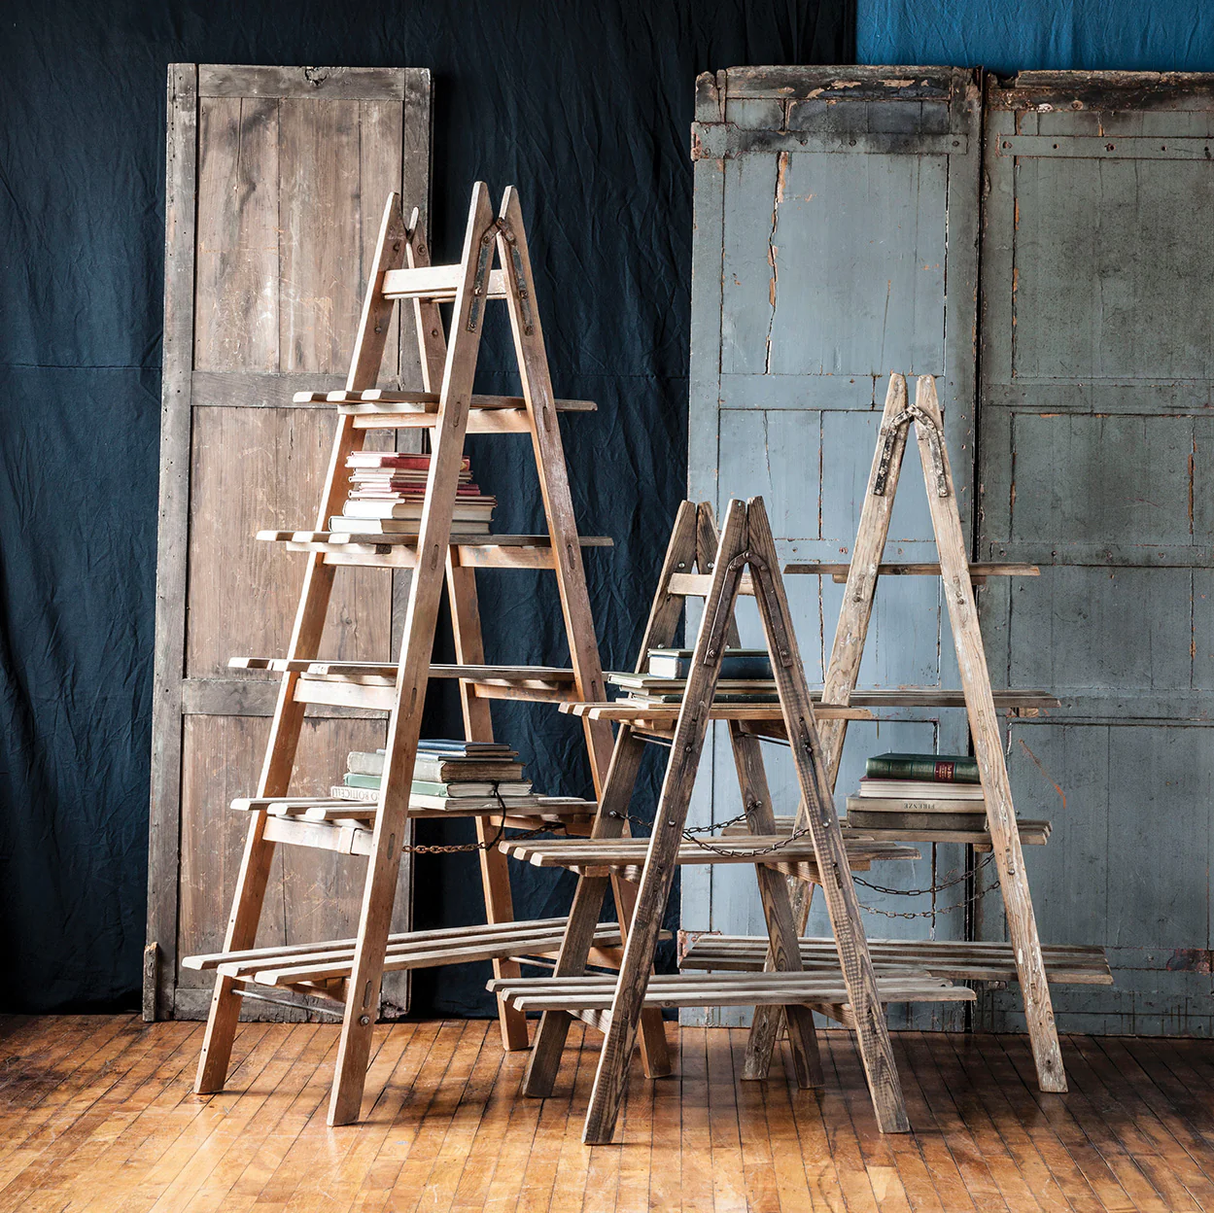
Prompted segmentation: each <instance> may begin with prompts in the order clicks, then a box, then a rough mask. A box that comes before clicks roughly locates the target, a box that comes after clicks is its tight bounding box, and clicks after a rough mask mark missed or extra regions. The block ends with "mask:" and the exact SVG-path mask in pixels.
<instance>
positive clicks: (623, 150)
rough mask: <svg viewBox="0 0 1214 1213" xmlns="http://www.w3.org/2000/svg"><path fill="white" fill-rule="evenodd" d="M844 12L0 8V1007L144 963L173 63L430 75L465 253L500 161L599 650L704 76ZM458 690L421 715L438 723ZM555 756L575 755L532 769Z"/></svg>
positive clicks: (662, 475)
mask: <svg viewBox="0 0 1214 1213" xmlns="http://www.w3.org/2000/svg"><path fill="white" fill-rule="evenodd" d="M849 14H850V3H849V0H785V2H783V3H776V4H763V5H759V4H747V3H745V2H744V0H674V2H662V3H657V4H651V3H646V2H645V0H595V2H591V0H585V2H581V3H571V2H568V0H565V2H562V0H547V2H536V3H531V4H524V3H517V2H514V0H496V2H494V3H489V2H472V0H462V2H445V0H439V2H438V3H435V2H434V0H430V2H429V3H423V2H422V0H416V2H411V3H401V2H399V0H379V2H378V3H375V4H368V3H360V2H354V3H350V2H347V3H344V4H335V3H333V2H332V0H295V2H293V3H289V4H288V3H282V2H271V0H260V2H259V0H253V2H248V3H234V2H232V0H207V2H206V3H202V2H201V0H168V2H166V3H156V4H154V3H147V2H141V0H126V2H120V0H118V2H111V3H102V2H99V0H93V2H87V0H24V2H22V0H15V2H10V3H9V4H7V5H6V6H5V8H4V12H3V14H2V15H0V186H2V188H0V735H2V737H3V740H2V741H0V939H2V940H3V943H4V947H5V955H6V961H7V964H8V969H9V974H8V979H7V980H6V981H5V982H4V984H3V989H2V991H0V1008H6V1009H23V1010H37V1011H42V1010H51V1009H62V1008H69V1007H83V1006H103V1005H107V1004H108V1005H116V1004H121V1005H131V1004H132V1003H133V1002H134V1000H135V998H136V996H137V989H138V986H139V981H140V952H141V948H142V945H143V941H144V897H145V893H144V890H145V883H146V844H147V804H148V780H149V728H150V725H149V720H150V692H151V660H152V630H153V616H154V609H155V601H154V584H155V563H156V546H155V545H156V497H157V460H158V454H157V451H158V441H159V435H158V424H159V393H160V376H159V366H160V329H161V294H162V270H163V265H162V260H163V254H162V245H163V222H164V217H163V202H164V92H165V67H166V64H168V63H170V62H174V61H182V62H210V63H281V64H343V65H351V66H360V65H368V66H369V65H398V66H418V67H429V68H431V69H432V71H433V72H434V79H435V97H436V129H435V142H434V147H435V166H434V188H433V204H434V205H433V214H434V215H435V217H436V228H435V231H434V233H433V244H434V247H435V250H436V253H437V254H438V255H439V256H440V257H446V258H449V259H451V258H454V256H455V255H456V254H457V250H458V239H459V236H460V233H461V230H462V229H461V224H462V216H463V214H464V213H465V212H466V206H467V197H468V189H469V186H470V184H471V182H472V180H473V179H475V178H477V177H481V178H484V179H485V180H487V181H488V182H489V183H490V185H491V188H492V191H493V194H494V196H495V197H496V196H499V195H500V191H501V189H502V187H503V186H504V185H506V184H507V183H515V184H517V185H519V186H520V188H521V190H522V195H523V199H524V203H525V207H526V210H527V212H528V214H527V217H528V221H529V224H530V227H531V234H532V245H533V255H534V257H535V259H536V262H537V272H538V282H539V287H540V290H541V291H542V296H541V306H542V308H543V317H544V323H545V326H546V330H547V334H548V337H549V343H550V353H551V357H552V361H553V365H554V368H555V377H556V383H557V390H558V392H560V393H561V394H563V395H569V396H589V397H593V398H595V399H597V400H598V401H599V402H600V409H601V411H600V413H599V414H598V415H597V416H596V417H595V418H593V419H591V420H589V421H580V422H578V426H579V427H580V428H579V429H577V430H576V432H574V431H567V433H568V434H569V443H570V446H569V454H570V461H571V465H572V475H573V481H574V484H575V486H577V487H576V493H577V504H578V508H579V516H580V522H581V525H582V528H583V530H585V531H587V532H589V533H601V534H610V535H613V536H614V537H615V538H616V541H617V547H616V549H615V552H614V554H612V555H610V556H606V555H595V556H593V557H592V558H591V560H590V562H589V564H590V567H589V576H590V580H591V586H592V591H593V593H594V599H595V602H594V605H595V610H596V613H597V617H598V620H599V627H600V632H601V639H602V643H603V649H604V657H605V660H606V661H607V662H608V663H616V664H618V663H622V662H627V661H630V660H631V657H632V650H633V648H634V646H635V644H636V642H637V638H638V633H639V627H640V625H641V622H642V621H643V618H644V614H645V611H646V609H647V606H648V599H649V595H650V593H651V588H652V583H653V579H654V577H655V575H656V570H657V564H658V561H659V559H660V555H661V550H662V547H663V544H664V536H663V535H662V534H661V527H663V526H665V525H666V524H667V523H668V521H669V520H670V518H671V517H672V516H673V512H674V509H675V507H676V505H677V503H678V501H679V499H680V497H681V496H682V494H683V489H684V484H685V479H686V471H685V468H686V435H685V429H686V417H687V413H686V388H687V347H688V306H689V305H688V299H689V294H688V292H689V282H690V247H691V170H690V163H689V160H688V155H687V145H688V125H689V123H690V121H691V117H692V96H693V82H694V78H695V75H696V73H697V72H699V71H702V70H705V69H709V68H712V69H715V68H722V67H727V66H732V65H735V64H748V63H752V64H761V63H810V62H847V61H849V60H850V59H851V58H852V56H853V50H852V31H851V21H850V15H849ZM447 216H450V217H451V219H452V221H451V222H444V219H445V217H447ZM491 336H494V337H495V339H493V340H490V341H489V345H488V354H487V357H486V364H487V366H488V374H487V375H486V379H485V384H484V387H485V389H486V390H495V389H494V386H493V385H494V383H495V382H498V381H500V382H501V383H502V384H503V385H504V384H506V383H508V381H509V380H508V376H505V375H500V376H495V375H494V374H493V367H494V366H505V365H506V362H505V359H504V353H505V349H506V343H505V342H504V341H503V340H502V339H501V335H500V334H496V335H491ZM497 449H500V447H499V448H497ZM473 453H474V455H476V451H475V450H474V452H473ZM477 467H478V475H479V477H480V479H481V481H482V483H485V484H486V485H487V487H488V488H489V489H490V490H493V489H496V488H499V487H500V488H501V489H502V490H503V492H502V496H503V501H504V504H503V510H502V518H501V521H502V524H503V525H504V526H506V527H507V528H509V527H514V526H518V525H525V524H527V523H528V522H534V515H535V508H536V502H535V499H534V496H535V495H534V493H532V494H530V495H527V494H520V493H518V492H516V491H515V490H514V489H513V483H512V482H513V477H512V469H511V468H510V467H509V466H503V465H495V464H491V463H490V461H489V459H488V456H487V455H486V456H485V457H484V458H480V457H478V460H477ZM655 519H656V520H657V522H658V523H659V525H658V526H655V525H654V520H655ZM535 588H536V587H535V584H534V583H532V582H531V581H529V580H528V578H527V577H526V576H523V577H520V578H519V579H518V580H516V581H515V583H514V584H513V587H507V585H506V583H505V581H504V580H503V581H502V582H501V585H500V587H497V588H493V589H488V588H487V590H486V593H487V594H496V595H499V596H500V597H499V602H498V606H499V617H500V618H501V619H502V620H503V623H502V624H501V625H500V626H499V627H498V630H497V632H496V633H495V634H493V635H491V636H489V637H488V640H489V642H490V644H491V645H493V644H496V645H497V646H498V648H497V652H498V655H499V657H500V659H502V660H511V659H513V660H519V659H522V658H523V657H524V656H528V657H530V659H532V660H535V659H543V657H549V656H555V654H542V655H541V654H539V653H538V652H537V649H536V646H537V644H538V645H539V646H540V647H541V648H542V647H543V646H544V640H545V638H546V636H547V635H550V634H552V633H553V632H554V631H555V629H556V628H557V627H558V626H559V618H558V616H557V615H556V614H555V613H554V611H553V610H551V609H549V608H542V609H541V608H540V607H538V606H537V605H536V603H537V601H538V599H537V597H536V595H535V594H534V592H533V591H534V590H535ZM537 633H538V635H537ZM511 646H514V651H510V648H511ZM450 706H451V705H450V704H449V703H448V704H446V705H440V706H439V707H438V708H437V709H436V712H435V722H436V727H443V728H445V729H447V728H451V727H454V726H453V722H452V720H451V719H450V717H449V715H448V713H449V709H450ZM526 728H527V729H529V730H530V732H529V734H528V739H529V741H530V742H531V743H532V746H531V748H532V753H531V755H530V757H532V758H533V760H534V761H535V762H536V766H537V768H538V769H539V770H541V771H543V772H544V777H545V782H546V784H547V785H548V786H550V787H551V786H552V785H553V784H558V785H560V786H561V787H562V788H563V789H564V790H573V791H584V790H585V785H586V772H585V766H584V760H582V759H580V758H578V757H577V754H576V746H572V745H570V744H569V741H568V739H569V736H570V734H569V732H568V731H567V730H566V731H565V732H563V733H558V732H557V731H556V730H555V729H554V728H549V726H548V725H535V724H527V725H526ZM507 735H509V734H508V733H507ZM512 739H513V738H512ZM563 756H566V757H567V758H568V769H567V770H566V771H565V772H564V774H563V775H559V774H552V775H551V776H550V774H549V770H550V767H551V765H552V764H553V763H555V764H557V765H559V764H560V760H561V759H562V757H563ZM649 778H650V785H651V786H652V779H653V773H652V772H651V773H650V776H649ZM553 790H556V789H555V788H554V789H553ZM451 832H452V837H463V836H464V835H463V833H462V831H461V830H460V829H459V828H457V827H452V828H451ZM425 837H426V836H425V835H423V839H425ZM417 866H418V870H417V878H418V889H419V892H418V899H417V920H418V925H419V926H429V925H432V924H434V923H436V922H459V921H468V920H470V919H474V918H475V917H476V916H477V915H478V914H479V913H480V896H479V888H478V884H479V882H478V880H477V877H476V873H475V866H474V863H473V861H471V860H469V859H468V858H466V857H461V858H451V859H444V860H441V861H440V860H437V859H421V860H419V861H418V865H417ZM517 877H518V879H517V881H516V897H517V902H518V910H519V912H520V913H521V914H523V915H531V914H543V913H546V912H548V911H549V910H550V909H552V908H555V907H556V905H558V904H561V903H562V902H563V899H564V898H565V896H566V895H567V888H566V887H562V886H560V885H559V884H553V883H552V882H551V881H547V880H545V881H541V880H538V879H536V878H535V877H534V876H533V875H532V870H530V869H528V871H527V872H523V871H519V872H518V873H517ZM482 983H483V973H482V972H481V971H480V969H479V968H477V969H475V971H474V970H472V969H471V968H467V969H463V970H443V971H441V972H438V973H435V974H433V975H427V976H426V977H425V978H423V979H422V980H420V981H419V982H418V985H417V991H416V1000H415V1005H416V1007H417V1009H418V1010H420V1011H423V1012H425V1011H444V1012H452V1011H455V1012H459V1011H467V1012H477V1011H484V1010H485V1009H486V1002H485V998H484V995H483V991H482V989H481V986H482Z"/></svg>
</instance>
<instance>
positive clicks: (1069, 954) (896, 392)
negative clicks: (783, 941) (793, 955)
mask: <svg viewBox="0 0 1214 1213" xmlns="http://www.w3.org/2000/svg"><path fill="white" fill-rule="evenodd" d="M912 424H913V425H914V427H915V437H916V440H917V441H918V445H919V455H920V459H921V462H922V466H923V469H924V476H925V478H926V482H927V483H926V488H927V498H928V505H929V509H930V513H931V519H932V529H933V531H934V533H935V539H936V547H937V552H938V556H939V563H938V564H914V565H887V564H882V563H881V558H882V555H883V553H884V550H885V542H886V537H887V536H888V533H889V523H890V517H891V515H892V513H893V505H894V495H895V493H896V492H897V489H898V479H899V474H900V472H901V469H902V460H903V456H904V454H905V451H906V442H907V436H908V432H909V429H910V426H911V425H912ZM785 572H786V573H790V574H792V573H809V574H817V575H819V576H825V575H831V576H834V577H836V578H838V577H840V576H842V575H846V581H847V588H846V590H845V591H844V597H843V609H842V611H841V612H840V615H839V623H838V626H837V628H836V631H835V639H834V645H833V647H832V649H831V655H830V660H829V662H828V664H827V668H826V672H825V676H824V679H823V689H822V698H823V700H824V702H826V703H831V704H839V705H846V704H851V703H854V702H863V701H864V700H863V696H864V694H865V692H862V691H857V690H856V682H857V679H858V676H859V671H860V661H861V658H862V657H863V655H864V643H865V640H866V638H867V635H868V626H869V621H870V619H871V617H872V609H873V602H874V599H875V597H876V590H877V581H878V578H879V577H881V576H883V575H888V574H891V573H894V574H912V575H914V574H927V575H936V576H940V577H942V578H943V581H944V597H945V600H946V602H947V604H948V612H949V620H950V623H951V624H952V633H953V641H954V644H955V646H956V650H957V662H958V666H959V667H960V672H961V685H962V695H961V696H960V697H958V696H957V695H956V693H955V692H947V691H946V692H942V693H941V692H937V693H936V698H931V693H930V692H929V693H928V699H929V701H931V702H938V703H940V704H942V705H950V706H951V705H954V704H964V706H965V708H966V711H967V714H968V717H969V726H970V734H971V736H972V738H973V746H974V753H975V755H976V756H977V760H978V769H979V775H980V778H981V781H982V789H983V795H984V802H985V809H986V817H987V830H986V832H985V833H984V834H978V835H973V834H971V833H967V832H964V831H944V832H941V831H935V832H932V831H918V832H915V831H910V830H906V829H892V830H889V831H885V830H869V829H865V830H863V831H857V832H858V833H860V834H861V835H862V836H863V837H866V838H874V839H875V838H900V839H903V840H909V839H916V840H919V841H941V842H942V841H954V842H961V843H969V844H971V845H974V846H975V847H977V848H982V849H990V850H992V851H993V852H994V862H995V866H996V868H997V870H998V873H999V883H1000V889H1001V891H1002V895H1003V903H1004V907H1005V910H1006V913H1007V924H1008V933H1009V935H1010V936H1011V940H1010V943H1008V944H999V943H996V944H983V943H974V942H969V941H956V942H951V941H950V942H947V943H941V942H935V943H931V944H925V945H916V944H915V943H914V942H912V941H898V943H897V945H896V946H897V948H898V949H900V951H901V954H902V956H903V958H904V962H907V963H912V964H915V965H916V967H922V968H924V969H927V970H928V971H930V972H932V973H937V974H948V975H950V976H952V977H955V978H960V979H968V980H973V981H992V980H994V981H999V980H1016V981H1018V982H1019V984H1020V989H1021V992H1022V995H1023V998H1024V1009H1025V1018H1026V1019H1027V1021H1028V1029H1029V1038H1030V1040H1031V1042H1032V1048H1033V1057H1034V1060H1035V1063H1036V1067H1037V1078H1038V1083H1039V1084H1040V1087H1041V1089H1042V1090H1043V1091H1065V1090H1066V1071H1065V1069H1064V1066H1063V1062H1062V1053H1061V1050H1060V1048H1059V1045H1058V1030H1057V1027H1056V1026H1055V1023H1054V1012H1053V1007H1052V1004H1051V1000H1050V989H1049V982H1050V981H1059V982H1077V983H1089V984H1111V983H1112V980H1113V979H1112V975H1111V973H1110V971H1109V966H1108V961H1107V960H1106V958H1105V955H1104V951H1103V949H1101V948H1098V947H1082V948H1069V947H1051V948H1044V949H1043V947H1042V945H1041V941H1040V939H1039V938H1038V936H1037V921H1036V917H1035V915H1034V912H1033V902H1032V896H1031V894H1030V892H1029V885H1028V876H1027V873H1026V872H1025V867H1024V853H1023V850H1022V843H1023V842H1036V843H1044V842H1045V841H1046V838H1047V837H1048V833H1049V829H1048V826H1049V823H1048V822H1018V821H1017V819H1016V810H1015V806H1014V805H1013V803H1012V792H1011V784H1010V782H1009V780H1008V774H1007V765H1006V762H1005V759H1004V753H1003V747H1002V745H1001V744H1000V739H999V720H998V715H997V712H996V704H997V703H998V704H999V705H1000V706H1002V707H1004V708H1006V709H1009V710H1013V711H1031V712H1036V711H1037V710H1039V709H1040V708H1041V707H1049V706H1056V705H1057V702H1058V701H1057V700H1056V699H1054V698H1053V697H1052V696H1049V695H1045V694H1044V693H1042V692H1036V691H995V692H992V690H991V682H990V674H989V671H988V669H987V664H986V654H985V652H984V650H983V645H982V634H981V631H980V629H979V624H978V612H977V607H976V604H975V600H974V590H973V586H974V584H975V583H980V582H981V581H982V580H984V579H985V578H986V577H988V576H999V575H1013V576H1014V575H1028V576H1035V575H1036V574H1037V573H1038V569H1037V568H1036V567H1035V566H1031V565H1029V566H1025V565H998V564H983V565H971V564H970V562H969V558H968V555H967V552H966V545H965V537H964V534H963V531H962V528H961V516H960V513H959V512H958V508H957V495H956V490H955V488H954V484H953V474H952V469H951V467H950V465H949V458H948V450H947V447H946V445H945V442H944V423H943V418H942V416H941V412H940V405H939V401H938V400H937V396H936V381H935V379H934V378H933V377H932V376H930V375H923V376H920V378H919V380H918V383H917V385H916V392H915V402H914V404H913V405H912V404H910V403H908V399H907V388H906V379H905V377H904V376H903V375H897V374H895V375H891V376H890V381H889V390H888V392H887V394H886V399H885V409H884V412H883V414H882V418H881V428H880V432H879V434H878V438H877V449H876V452H875V454H874V456H873V464H872V471H871V473H870V475H869V481H868V488H867V491H866V493H865V497H864V503H863V506H862V507H861V512H860V525H859V530H858V532H857V535H856V542H855V545H854V546H853V548H852V558H851V562H850V564H848V565H845V566H844V565H831V564H798V565H789V566H788V567H787V569H786V570H785ZM922 701H923V700H921V702H922ZM846 733H847V717H846V716H841V717H839V718H838V719H834V720H827V721H825V722H824V723H823V725H822V729H821V735H822V743H823V747H824V751H825V753H824V757H825V763H826V768H827V771H828V772H829V783H830V785H831V786H832V788H833V785H834V782H835V778H836V776H837V774H838V770H839V760H840V757H841V756H842V752H843V743H844V740H845V738H846ZM849 833H851V831H849ZM809 892H812V890H811V889H809V887H808V886H807V893H809ZM797 910H798V914H799V927H800V929H801V930H802V931H803V930H804V929H805V922H806V918H807V916H808V913H809V901H808V897H806V899H805V901H804V903H803V904H800V905H798V906H797ZM820 946H821V941H818V940H803V941H802V947H803V948H806V947H808V948H809V949H811V951H812V949H814V948H816V947H820ZM760 947H761V941H757V940H756V941H751V942H750V943H748V944H746V945H745V946H743V947H739V945H737V944H736V943H733V944H729V943H726V942H725V941H724V940H716V939H712V938H706V939H704V940H703V942H702V946H701V944H700V943H699V942H697V943H696V944H695V945H694V946H693V947H692V949H691V950H690V954H689V956H688V957H687V958H685V960H684V964H685V965H688V967H692V966H694V967H704V968H714V967H723V968H734V967H738V966H739V965H740V964H743V963H745V962H746V961H748V962H749V963H751V964H754V963H755V962H756V960H757V953H758V951H759V948H760ZM880 954H881V955H882V957H883V958H885V957H886V956H887V955H888V950H887V949H885V948H882V949H881V952H880ZM756 967H757V966H756ZM992 974H995V975H994V976H992ZM778 1034H779V1014H778V1010H773V1009H771V1008H760V1009H759V1011H758V1012H757V1013H756V1016H755V1021H754V1023H753V1025H752V1027H751V1035H750V1041H749V1044H748V1067H749V1068H753V1069H756V1070H758V1069H763V1068H765V1067H766V1064H767V1062H768V1059H769V1058H770V1055H771V1049H772V1046H773V1044H774V1041H775V1040H776V1038H777V1036H778Z"/></svg>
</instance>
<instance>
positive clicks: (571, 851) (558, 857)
mask: <svg viewBox="0 0 1214 1213" xmlns="http://www.w3.org/2000/svg"><path fill="white" fill-rule="evenodd" d="M704 841H705V844H706V845H705V846H698V845H697V844H696V843H694V842H683V843H682V844H681V845H680V847H679V851H678V856H677V858H676V860H675V862H676V863H678V864H681V865H689V864H721V863H749V864H754V863H766V862H769V861H775V860H777V859H778V860H780V861H782V862H786V863H808V864H815V863H816V862H817V855H816V853H815V851H814V846H813V842H812V841H811V840H810V839H809V838H808V837H806V838H798V839H797V840H796V841H794V842H791V843H790V842H788V841H787V836H785V835H779V834H772V835H756V834H743V835H731V836H730V837H728V838H718V839H709V838H706V839H705V840H704ZM781 843H783V844H785V845H783V846H780V845H779V844H781ZM773 846H776V847H779V849H778V850H775V851H773V850H771V848H772V847H773ZM709 847H711V848H713V849H711V850H710V849H708V848H709ZM498 849H499V850H500V851H502V852H504V853H505V854H506V855H509V856H511V857H512V858H513V859H518V860H521V861H523V862H526V863H530V864H532V865H534V866H535V867H537V868H577V869H603V870H607V869H610V868H624V867H633V866H640V865H642V864H644V862H645V856H646V854H647V852H648V850H649V839H648V838H544V839H525V840H522V841H516V840H514V839H506V840H505V841H503V842H500V843H498ZM847 857H848V861H849V863H850V864H851V865H852V866H853V867H854V866H857V865H861V864H863V865H868V864H871V863H873V862H874V861H876V860H886V859H918V858H920V852H919V849H918V847H912V846H906V845H904V844H901V843H890V842H886V841H884V840H868V839H859V840H856V841H854V842H849V843H848V845H847Z"/></svg>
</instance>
